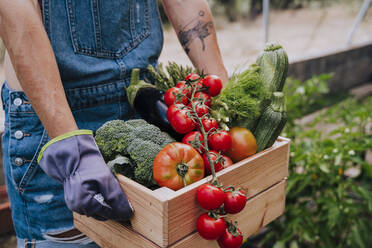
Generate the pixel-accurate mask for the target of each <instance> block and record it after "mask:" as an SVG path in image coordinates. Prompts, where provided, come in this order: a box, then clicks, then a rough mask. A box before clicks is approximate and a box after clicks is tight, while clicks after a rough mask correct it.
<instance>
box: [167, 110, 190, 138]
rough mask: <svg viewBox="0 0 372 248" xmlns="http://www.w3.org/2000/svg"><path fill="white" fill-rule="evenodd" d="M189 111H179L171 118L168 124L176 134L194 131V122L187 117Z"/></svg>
mask: <svg viewBox="0 0 372 248" xmlns="http://www.w3.org/2000/svg"><path fill="white" fill-rule="evenodd" d="M189 111H190V109H179V110H177V111H175V113H174V114H173V117H171V121H170V124H171V125H172V127H173V129H174V130H175V131H176V132H177V133H181V134H184V133H188V132H191V131H192V130H194V129H195V126H196V125H195V122H194V120H193V119H192V118H191V117H189Z"/></svg>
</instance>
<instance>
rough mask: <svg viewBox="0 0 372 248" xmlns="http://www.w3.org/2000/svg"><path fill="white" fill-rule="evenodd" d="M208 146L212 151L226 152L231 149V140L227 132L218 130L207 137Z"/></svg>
mask: <svg viewBox="0 0 372 248" xmlns="http://www.w3.org/2000/svg"><path fill="white" fill-rule="evenodd" d="M208 145H209V146H210V147H211V149H213V150H216V151H221V152H227V151H228V150H229V149H230V148H231V145H232V139H231V136H230V134H229V133H228V132H226V131H220V130H218V131H217V132H213V133H212V134H211V135H209V137H208Z"/></svg>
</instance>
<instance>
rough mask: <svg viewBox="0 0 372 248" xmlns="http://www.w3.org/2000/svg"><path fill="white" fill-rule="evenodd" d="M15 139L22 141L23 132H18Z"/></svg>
mask: <svg viewBox="0 0 372 248" xmlns="http://www.w3.org/2000/svg"><path fill="white" fill-rule="evenodd" d="M14 137H15V138H16V139H22V138H23V132H22V131H21V130H17V131H16V132H15V133H14Z"/></svg>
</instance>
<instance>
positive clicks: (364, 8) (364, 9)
mask: <svg viewBox="0 0 372 248" xmlns="http://www.w3.org/2000/svg"><path fill="white" fill-rule="evenodd" d="M370 4H371V0H364V2H363V5H362V7H361V9H360V11H359V13H358V16H357V18H356V20H355V22H354V26H353V28H352V29H351V32H350V33H349V36H348V39H347V41H346V44H345V45H346V46H350V44H351V41H352V40H353V37H354V34H355V32H356V30H357V29H358V27H359V24H360V23H361V22H362V20H363V18H364V16H365V15H366V13H367V10H368V8H369V5H370Z"/></svg>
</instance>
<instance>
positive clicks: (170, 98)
mask: <svg viewBox="0 0 372 248" xmlns="http://www.w3.org/2000/svg"><path fill="white" fill-rule="evenodd" d="M178 95H182V97H177V96H178ZM186 95H187V89H180V88H176V87H172V88H170V89H169V90H167V92H165V94H164V103H165V104H166V105H167V106H168V107H169V106H170V105H172V104H176V103H182V104H184V105H187V103H188V101H189V100H188V99H187V97H186ZM179 98H181V99H179ZM180 101H181V102H180Z"/></svg>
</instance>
